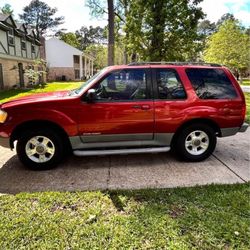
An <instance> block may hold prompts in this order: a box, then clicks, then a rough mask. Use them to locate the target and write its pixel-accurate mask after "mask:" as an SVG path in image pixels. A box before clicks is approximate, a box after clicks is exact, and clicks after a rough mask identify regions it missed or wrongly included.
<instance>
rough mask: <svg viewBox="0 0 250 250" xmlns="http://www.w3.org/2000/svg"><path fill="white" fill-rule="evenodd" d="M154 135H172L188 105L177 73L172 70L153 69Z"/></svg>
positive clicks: (165, 68)
mask: <svg viewBox="0 0 250 250" xmlns="http://www.w3.org/2000/svg"><path fill="white" fill-rule="evenodd" d="M152 72H153V79H154V96H155V133H157V134H162V133H164V134H165V133H167V134H171V135H173V133H174V132H175V131H176V128H178V126H179V125H180V124H181V122H182V120H183V119H184V117H185V115H186V114H185V110H186V108H187V107H188V105H189V102H188V99H187V94H186V91H185V89H184V87H183V84H182V81H181V78H180V76H179V73H178V72H177V70H176V69H174V68H167V67H163V68H156V67H155V68H153V69H152Z"/></svg>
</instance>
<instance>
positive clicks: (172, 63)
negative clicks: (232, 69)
mask: <svg viewBox="0 0 250 250" xmlns="http://www.w3.org/2000/svg"><path fill="white" fill-rule="evenodd" d="M159 64H160V65H177V66H184V65H201V66H202V65H204V66H212V67H222V65H220V64H217V63H204V62H163V61H162V62H132V63H129V64H128V66H140V65H159Z"/></svg>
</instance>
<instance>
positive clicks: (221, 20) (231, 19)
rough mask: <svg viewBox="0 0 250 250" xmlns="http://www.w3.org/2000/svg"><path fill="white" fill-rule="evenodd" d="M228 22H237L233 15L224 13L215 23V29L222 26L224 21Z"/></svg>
mask: <svg viewBox="0 0 250 250" xmlns="http://www.w3.org/2000/svg"><path fill="white" fill-rule="evenodd" d="M228 20H230V21H238V20H237V19H236V18H235V16H234V15H233V14H231V13H225V14H223V15H222V16H221V18H220V19H219V20H218V21H217V23H216V27H217V29H218V28H219V27H220V25H222V24H223V23H224V22H225V21H228Z"/></svg>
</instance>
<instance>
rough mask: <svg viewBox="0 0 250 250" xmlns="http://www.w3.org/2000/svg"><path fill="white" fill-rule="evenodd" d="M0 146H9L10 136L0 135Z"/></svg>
mask: <svg viewBox="0 0 250 250" xmlns="http://www.w3.org/2000/svg"><path fill="white" fill-rule="evenodd" d="M0 146H1V147H4V148H10V138H4V137H0Z"/></svg>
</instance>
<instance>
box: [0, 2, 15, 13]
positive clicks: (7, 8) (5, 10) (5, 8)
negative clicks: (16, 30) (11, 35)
mask: <svg viewBox="0 0 250 250" xmlns="http://www.w3.org/2000/svg"><path fill="white" fill-rule="evenodd" d="M1 10H2V13H3V14H8V15H12V14H13V9H12V7H11V5H10V4H8V3H6V4H5V5H4V6H3V7H2V8H1Z"/></svg>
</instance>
